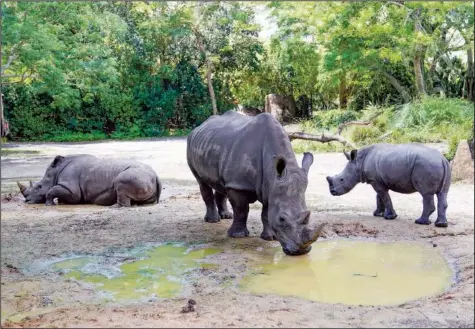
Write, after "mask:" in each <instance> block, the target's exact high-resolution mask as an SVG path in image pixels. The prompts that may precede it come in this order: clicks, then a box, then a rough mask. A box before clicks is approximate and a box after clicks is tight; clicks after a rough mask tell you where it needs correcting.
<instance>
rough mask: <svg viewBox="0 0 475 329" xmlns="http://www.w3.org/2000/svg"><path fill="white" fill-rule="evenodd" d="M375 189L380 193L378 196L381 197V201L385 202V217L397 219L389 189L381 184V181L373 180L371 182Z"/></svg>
mask: <svg viewBox="0 0 475 329" xmlns="http://www.w3.org/2000/svg"><path fill="white" fill-rule="evenodd" d="M371 186H373V188H374V190H375V191H376V193H377V194H378V197H379V198H381V201H382V202H383V204H384V208H385V209H384V216H383V217H384V219H395V218H396V217H397V214H396V211H394V208H393V203H392V201H391V197H390V196H389V192H388V189H387V188H386V187H385V186H383V185H381V184H380V183H377V182H373V183H371Z"/></svg>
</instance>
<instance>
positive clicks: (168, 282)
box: [49, 244, 221, 301]
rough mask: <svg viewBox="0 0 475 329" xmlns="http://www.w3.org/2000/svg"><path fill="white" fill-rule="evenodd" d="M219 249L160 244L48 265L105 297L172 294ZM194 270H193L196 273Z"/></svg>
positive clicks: (148, 296)
mask: <svg viewBox="0 0 475 329" xmlns="http://www.w3.org/2000/svg"><path fill="white" fill-rule="evenodd" d="M220 251H221V250H220V249H217V248H199V249H194V250H191V249H190V248H187V247H184V246H180V245H172V244H167V245H161V246H158V247H153V248H151V249H148V250H145V251H135V252H134V251H133V252H131V253H130V254H129V255H130V256H129V257H125V259H124V257H123V256H120V257H118V256H116V257H115V259H114V257H100V256H92V257H76V258H72V259H66V260H62V261H58V262H54V263H53V264H51V265H50V266H49V269H50V270H52V271H55V272H57V273H61V274H62V275H63V276H64V277H65V278H68V279H74V280H77V281H80V282H83V283H87V284H90V285H92V286H93V287H94V288H95V289H96V290H97V291H99V292H101V293H102V294H103V295H104V297H106V299H110V300H117V301H130V300H141V299H145V298H147V299H148V298H171V297H176V296H178V295H180V294H181V293H182V292H183V291H184V289H186V288H187V287H188V286H189V285H190V284H191V283H192V281H193V273H194V272H196V270H199V269H203V268H207V269H211V268H214V267H216V265H215V264H213V263H205V262H203V261H204V259H205V258H206V257H207V256H209V255H213V254H216V253H219V252H220ZM195 274H196V273H195Z"/></svg>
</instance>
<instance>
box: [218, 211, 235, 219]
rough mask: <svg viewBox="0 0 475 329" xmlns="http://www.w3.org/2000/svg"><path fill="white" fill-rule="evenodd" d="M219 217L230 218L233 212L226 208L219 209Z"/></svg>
mask: <svg viewBox="0 0 475 329" xmlns="http://www.w3.org/2000/svg"><path fill="white" fill-rule="evenodd" d="M219 217H221V219H232V218H233V214H232V213H231V212H230V211H228V210H226V211H220V212H219Z"/></svg>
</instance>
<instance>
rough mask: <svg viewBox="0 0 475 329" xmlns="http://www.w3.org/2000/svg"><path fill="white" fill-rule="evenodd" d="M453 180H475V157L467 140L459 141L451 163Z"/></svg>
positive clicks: (468, 181)
mask: <svg viewBox="0 0 475 329" xmlns="http://www.w3.org/2000/svg"><path fill="white" fill-rule="evenodd" d="M451 168H452V181H453V182H455V181H464V182H467V183H470V182H471V183H473V182H474V174H473V159H472V154H471V152H470V147H469V145H468V142H467V141H466V140H462V141H460V142H459V145H458V146H457V152H456V153H455V157H454V159H453V160H452V163H451Z"/></svg>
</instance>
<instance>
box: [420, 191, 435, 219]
mask: <svg viewBox="0 0 475 329" xmlns="http://www.w3.org/2000/svg"><path fill="white" fill-rule="evenodd" d="M422 205H423V209H422V215H421V217H419V218H418V219H416V224H420V225H429V224H430V223H431V221H430V219H429V217H430V215H432V214H433V213H434V211H435V204H434V195H433V194H424V195H423V196H422Z"/></svg>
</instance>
